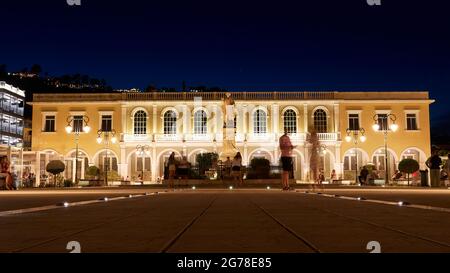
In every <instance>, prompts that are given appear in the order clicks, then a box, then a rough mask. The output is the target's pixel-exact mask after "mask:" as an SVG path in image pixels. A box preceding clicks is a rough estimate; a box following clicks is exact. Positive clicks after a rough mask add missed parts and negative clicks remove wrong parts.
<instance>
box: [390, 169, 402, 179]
mask: <svg viewBox="0 0 450 273" xmlns="http://www.w3.org/2000/svg"><path fill="white" fill-rule="evenodd" d="M402 176H403V174H402V173H401V172H400V171H398V170H396V171H395V173H394V175H393V176H392V180H394V181H396V180H399V179H400V178H402Z"/></svg>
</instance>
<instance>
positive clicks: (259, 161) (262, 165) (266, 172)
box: [250, 158, 270, 179]
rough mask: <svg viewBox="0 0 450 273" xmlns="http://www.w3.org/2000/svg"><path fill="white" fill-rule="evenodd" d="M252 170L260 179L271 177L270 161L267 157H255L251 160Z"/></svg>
mask: <svg viewBox="0 0 450 273" xmlns="http://www.w3.org/2000/svg"><path fill="white" fill-rule="evenodd" d="M250 166H251V168H252V172H253V173H254V175H255V176H256V178H258V179H268V178H269V177H270V161H269V160H267V159H265V158H253V159H252V161H251V162H250Z"/></svg>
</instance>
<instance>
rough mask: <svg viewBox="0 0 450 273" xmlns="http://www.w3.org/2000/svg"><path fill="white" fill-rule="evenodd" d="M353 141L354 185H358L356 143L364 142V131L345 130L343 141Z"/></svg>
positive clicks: (360, 129)
mask: <svg viewBox="0 0 450 273" xmlns="http://www.w3.org/2000/svg"><path fill="white" fill-rule="evenodd" d="M352 140H353V144H355V160H356V164H355V181H356V184H358V182H359V181H358V143H359V142H362V143H364V142H366V140H367V137H366V130H365V129H364V128H359V129H358V130H352V129H350V128H347V136H346V137H345V141H347V142H349V143H350V142H351V141H352Z"/></svg>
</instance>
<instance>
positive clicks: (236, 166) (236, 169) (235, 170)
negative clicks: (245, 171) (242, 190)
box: [231, 152, 244, 186]
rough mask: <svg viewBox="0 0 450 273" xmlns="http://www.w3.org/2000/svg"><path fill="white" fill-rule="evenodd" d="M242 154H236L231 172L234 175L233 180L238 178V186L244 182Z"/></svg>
mask: <svg viewBox="0 0 450 273" xmlns="http://www.w3.org/2000/svg"><path fill="white" fill-rule="evenodd" d="M241 169H242V156H241V153H240V152H238V153H237V154H236V156H235V157H234V158H233V161H232V162H231V172H232V175H233V181H236V180H238V182H237V183H236V182H235V183H236V186H242V184H243V183H244V178H243V177H242V170H241Z"/></svg>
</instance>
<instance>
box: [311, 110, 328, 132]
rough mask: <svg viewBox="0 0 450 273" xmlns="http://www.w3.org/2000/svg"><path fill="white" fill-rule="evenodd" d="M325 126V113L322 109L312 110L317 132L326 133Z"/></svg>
mask: <svg viewBox="0 0 450 273" xmlns="http://www.w3.org/2000/svg"><path fill="white" fill-rule="evenodd" d="M327 127H328V126H327V113H326V112H325V111H324V110H322V109H318V110H316V111H315V112H314V128H315V129H316V131H317V133H326V132H327V131H328V129H327Z"/></svg>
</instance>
